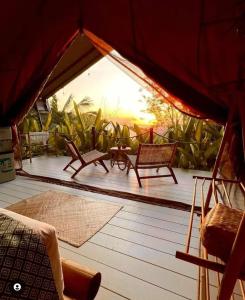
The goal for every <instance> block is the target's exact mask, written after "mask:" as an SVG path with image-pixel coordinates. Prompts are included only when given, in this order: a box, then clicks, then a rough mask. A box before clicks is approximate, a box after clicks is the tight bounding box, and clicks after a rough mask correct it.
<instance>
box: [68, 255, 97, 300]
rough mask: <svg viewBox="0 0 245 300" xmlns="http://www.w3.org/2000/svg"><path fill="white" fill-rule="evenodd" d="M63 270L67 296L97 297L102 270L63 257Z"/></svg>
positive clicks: (88, 299)
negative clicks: (92, 268)
mask: <svg viewBox="0 0 245 300" xmlns="http://www.w3.org/2000/svg"><path fill="white" fill-rule="evenodd" d="M62 270H63V277H64V286H65V288H64V295H65V296H68V297H71V298H75V299H79V300H92V299H94V298H95V296H96V294H97V292H98V289H99V287H100V282H101V273H100V272H96V271H94V270H91V269H89V268H87V267H84V266H81V265H79V264H77V263H75V262H73V261H71V260H67V259H62Z"/></svg>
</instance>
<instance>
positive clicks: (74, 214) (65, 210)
mask: <svg viewBox="0 0 245 300" xmlns="http://www.w3.org/2000/svg"><path fill="white" fill-rule="evenodd" d="M121 208H122V207H121V206H118V205H114V204H109V203H106V202H102V201H88V200H84V199H82V198H80V197H77V196H73V195H70V194H67V193H63V192H56V191H48V192H44V193H41V194H39V195H36V196H33V197H31V198H28V199H25V200H22V201H20V202H17V203H15V204H12V205H10V206H8V207H7V209H8V210H11V211H13V212H16V213H19V214H21V215H24V216H27V217H29V218H32V219H36V220H39V221H42V222H45V223H48V224H50V225H53V226H54V227H55V228H56V232H57V236H58V238H59V239H60V240H62V241H64V242H67V243H68V244H71V245H73V246H75V247H80V246H81V245H82V244H83V243H84V242H86V241H87V240H88V239H89V238H91V237H92V236H93V235H94V234H95V233H96V232H97V231H99V230H100V229H101V228H102V227H103V226H104V225H105V224H106V223H107V222H109V221H110V219H111V218H112V217H113V216H114V215H115V214H116V213H117V212H118V211H119V210H120V209H121Z"/></svg>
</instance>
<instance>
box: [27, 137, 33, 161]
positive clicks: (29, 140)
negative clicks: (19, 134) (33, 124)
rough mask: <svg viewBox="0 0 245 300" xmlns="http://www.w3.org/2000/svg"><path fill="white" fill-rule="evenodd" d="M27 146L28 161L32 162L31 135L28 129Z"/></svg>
mask: <svg viewBox="0 0 245 300" xmlns="http://www.w3.org/2000/svg"><path fill="white" fill-rule="evenodd" d="M28 147H29V155H30V163H32V152H31V137H30V132H29V131H28Z"/></svg>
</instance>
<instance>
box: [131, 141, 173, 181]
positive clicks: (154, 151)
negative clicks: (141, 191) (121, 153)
mask: <svg viewBox="0 0 245 300" xmlns="http://www.w3.org/2000/svg"><path fill="white" fill-rule="evenodd" d="M176 146H177V144H176V143H172V144H163V145H154V144H140V145H139V148H138V153H137V155H127V157H128V169H127V174H128V173H129V171H130V168H131V167H132V168H133V169H134V171H135V174H136V177H137V180H138V183H139V186H140V187H142V184H141V179H146V178H158V177H169V176H171V177H173V179H174V182H175V183H176V184H177V183H178V182H177V179H176V177H175V174H174V171H173V169H172V163H173V160H174V155H175V152H176ZM162 167H167V168H168V169H169V172H170V174H169V175H159V174H157V175H152V176H140V175H139V172H138V170H139V169H153V168H156V169H157V173H158V171H159V168H162Z"/></svg>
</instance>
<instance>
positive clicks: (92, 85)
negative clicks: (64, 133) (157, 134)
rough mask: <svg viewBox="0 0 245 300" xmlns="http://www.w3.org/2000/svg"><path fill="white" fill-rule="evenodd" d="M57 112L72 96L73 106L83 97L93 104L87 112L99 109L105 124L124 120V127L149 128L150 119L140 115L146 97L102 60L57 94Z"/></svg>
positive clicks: (143, 114) (136, 85) (142, 113)
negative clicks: (88, 98) (137, 125)
mask: <svg viewBox="0 0 245 300" xmlns="http://www.w3.org/2000/svg"><path fill="white" fill-rule="evenodd" d="M56 94H57V96H58V99H61V101H60V104H59V105H60V108H62V107H63V105H64V103H65V101H66V100H67V99H68V97H69V95H70V94H72V95H74V99H75V101H76V102H80V101H81V100H82V99H83V98H84V97H90V98H91V99H92V100H93V106H91V107H89V108H88V109H89V110H98V109H99V108H101V109H102V112H103V115H104V117H105V118H106V119H108V120H118V121H121V120H124V122H123V123H124V124H126V123H136V124H139V125H146V126H149V125H152V124H153V123H154V122H155V117H154V115H152V114H150V113H146V112H144V111H145V110H146V108H147V107H146V104H145V102H144V101H143V100H142V99H143V95H146V96H150V93H149V92H148V91H146V90H144V89H142V87H141V86H140V85H139V84H138V83H137V82H135V81H134V80H133V79H132V78H130V77H129V76H128V75H127V74H125V73H124V72H123V71H121V70H120V69H119V68H118V67H117V66H115V65H114V64H113V63H112V62H111V61H109V60H108V59H107V58H106V57H104V58H102V59H101V60H100V61H99V62H98V63H96V64H95V65H93V66H92V67H90V68H89V69H88V70H87V71H86V72H84V73H83V74H81V75H80V76H78V77H77V78H76V79H74V80H73V81H72V82H70V83H69V84H68V85H67V86H65V87H64V88H62V89H61V90H60V91H58V92H57V93H56Z"/></svg>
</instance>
